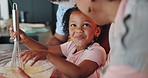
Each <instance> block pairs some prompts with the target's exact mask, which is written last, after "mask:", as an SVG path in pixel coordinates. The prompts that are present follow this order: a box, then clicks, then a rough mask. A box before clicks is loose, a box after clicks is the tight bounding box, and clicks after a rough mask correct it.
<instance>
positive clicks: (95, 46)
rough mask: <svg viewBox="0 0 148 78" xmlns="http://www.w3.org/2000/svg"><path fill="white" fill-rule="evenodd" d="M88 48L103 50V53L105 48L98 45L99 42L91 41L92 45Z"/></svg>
mask: <svg viewBox="0 0 148 78" xmlns="http://www.w3.org/2000/svg"><path fill="white" fill-rule="evenodd" d="M89 50H96V51H98V52H104V53H105V49H104V48H103V47H102V46H100V44H99V43H93V45H92V46H91V47H89Z"/></svg>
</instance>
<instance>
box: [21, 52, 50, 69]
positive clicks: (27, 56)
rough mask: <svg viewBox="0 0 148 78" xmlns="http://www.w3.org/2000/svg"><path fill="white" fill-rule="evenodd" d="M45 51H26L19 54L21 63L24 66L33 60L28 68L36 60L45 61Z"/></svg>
mask: <svg viewBox="0 0 148 78" xmlns="http://www.w3.org/2000/svg"><path fill="white" fill-rule="evenodd" d="M47 53H49V52H47V51H45V50H28V51H24V52H23V53H21V54H20V58H22V62H23V63H24V64H26V63H27V62H28V61H29V60H31V59H33V62H32V63H31V65H30V66H32V65H34V64H35V63H36V62H37V61H38V60H45V59H46V56H47Z"/></svg>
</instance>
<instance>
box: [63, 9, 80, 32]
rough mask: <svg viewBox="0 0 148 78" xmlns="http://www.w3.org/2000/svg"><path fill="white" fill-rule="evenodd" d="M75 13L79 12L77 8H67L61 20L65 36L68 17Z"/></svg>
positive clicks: (67, 27) (67, 28)
mask: <svg viewBox="0 0 148 78" xmlns="http://www.w3.org/2000/svg"><path fill="white" fill-rule="evenodd" d="M75 11H79V9H78V8H77V7H72V8H69V9H68V10H67V11H66V12H65V14H64V16H63V20H62V25H63V32H64V33H65V34H66V35H69V19H70V15H71V14H72V13H73V12H75Z"/></svg>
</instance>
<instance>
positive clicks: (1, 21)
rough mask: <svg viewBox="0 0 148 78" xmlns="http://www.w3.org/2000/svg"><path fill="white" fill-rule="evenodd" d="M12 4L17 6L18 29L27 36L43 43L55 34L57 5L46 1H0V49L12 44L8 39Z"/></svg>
mask: <svg viewBox="0 0 148 78" xmlns="http://www.w3.org/2000/svg"><path fill="white" fill-rule="evenodd" d="M13 3H17V5H18V10H19V12H18V13H19V22H20V28H21V29H22V30H24V32H25V33H27V35H29V36H30V37H32V38H34V39H35V40H37V41H40V42H41V43H45V42H46V41H47V40H48V39H49V37H50V36H51V35H52V34H54V33H55V28H56V11H57V7H58V5H56V4H53V3H51V2H50V1H48V0H0V49H4V48H8V45H7V44H9V45H10V44H12V43H13V40H10V39H9V37H10V36H9V26H10V25H11V24H12V5H13ZM6 46H7V47H6ZM10 48H11V49H12V45H11V47H10Z"/></svg>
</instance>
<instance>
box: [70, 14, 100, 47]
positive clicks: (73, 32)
mask: <svg viewBox="0 0 148 78" xmlns="http://www.w3.org/2000/svg"><path fill="white" fill-rule="evenodd" d="M97 30H99V29H97V26H96V23H94V21H93V20H92V19H90V18H89V17H88V16H86V15H84V14H83V13H81V12H80V11H75V12H73V13H72V14H71V15H70V20H69V35H70V38H71V40H72V41H73V42H74V43H75V44H76V46H77V49H78V48H79V49H85V48H86V47H87V46H88V45H89V44H90V43H91V42H92V41H93V39H94V36H95V35H97V33H96V31H97Z"/></svg>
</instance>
